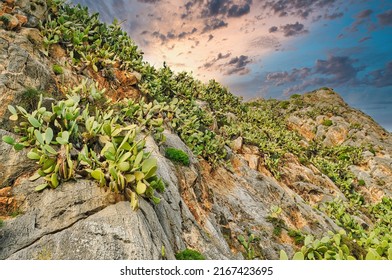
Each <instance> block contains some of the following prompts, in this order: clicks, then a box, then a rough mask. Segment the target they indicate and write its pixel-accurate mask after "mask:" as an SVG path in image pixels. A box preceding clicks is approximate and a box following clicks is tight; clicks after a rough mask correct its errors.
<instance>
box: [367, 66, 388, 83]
mask: <svg viewBox="0 0 392 280" xmlns="http://www.w3.org/2000/svg"><path fill="white" fill-rule="evenodd" d="M366 83H367V84H369V85H373V86H376V87H378V88H380V87H387V86H392V61H389V62H388V63H387V64H386V66H385V67H384V68H382V69H378V70H376V71H372V72H370V73H369V74H368V75H367V77H366Z"/></svg>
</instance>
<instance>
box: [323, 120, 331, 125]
mask: <svg viewBox="0 0 392 280" xmlns="http://www.w3.org/2000/svg"><path fill="white" fill-rule="evenodd" d="M332 124H333V123H332V121H331V120H324V121H323V125H325V126H331V125H332Z"/></svg>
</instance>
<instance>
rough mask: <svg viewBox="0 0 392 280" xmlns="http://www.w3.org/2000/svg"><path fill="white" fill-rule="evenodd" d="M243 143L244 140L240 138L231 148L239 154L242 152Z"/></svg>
mask: <svg viewBox="0 0 392 280" xmlns="http://www.w3.org/2000/svg"><path fill="white" fill-rule="evenodd" d="M243 142H244V139H243V138H242V137H241V136H240V137H238V138H236V139H235V140H233V141H232V142H231V145H230V147H231V148H232V149H233V151H234V152H238V151H240V150H241V148H242V145H243Z"/></svg>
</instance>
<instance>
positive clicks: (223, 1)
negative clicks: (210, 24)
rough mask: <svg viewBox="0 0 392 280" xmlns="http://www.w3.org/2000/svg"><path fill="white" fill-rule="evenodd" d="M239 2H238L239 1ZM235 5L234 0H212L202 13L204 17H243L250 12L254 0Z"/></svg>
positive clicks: (246, 0)
mask: <svg viewBox="0 0 392 280" xmlns="http://www.w3.org/2000/svg"><path fill="white" fill-rule="evenodd" d="M237 2H238V1H237ZM237 2H236V3H233V1H232V0H210V1H208V2H207V4H206V6H205V7H204V9H202V11H201V16H202V17H205V18H206V17H217V16H222V17H241V16H243V15H246V14H248V13H249V12H250V5H251V4H252V0H245V1H239V3H237Z"/></svg>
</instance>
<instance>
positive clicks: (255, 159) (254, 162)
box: [244, 154, 260, 170]
mask: <svg viewBox="0 0 392 280" xmlns="http://www.w3.org/2000/svg"><path fill="white" fill-rule="evenodd" d="M244 158H245V159H246V160H247V161H248V164H249V167H250V168H251V169H253V170H257V168H258V166H259V162H260V156H258V155H252V154H245V155H244Z"/></svg>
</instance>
